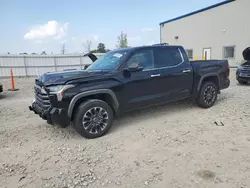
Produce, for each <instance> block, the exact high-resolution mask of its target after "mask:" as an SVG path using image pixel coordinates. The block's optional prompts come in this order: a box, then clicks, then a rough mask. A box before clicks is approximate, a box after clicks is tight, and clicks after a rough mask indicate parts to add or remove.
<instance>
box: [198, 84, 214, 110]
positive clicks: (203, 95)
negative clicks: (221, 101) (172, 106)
mask: <svg viewBox="0 0 250 188" xmlns="http://www.w3.org/2000/svg"><path fill="white" fill-rule="evenodd" d="M208 93H210V94H208ZM217 95H218V87H217V86H216V84H214V83H213V82H204V83H203V84H202V86H201V89H200V92H199V95H198V97H197V99H196V104H197V105H198V106H199V107H201V108H210V107H212V106H213V105H214V103H215V102H216V100H217Z"/></svg>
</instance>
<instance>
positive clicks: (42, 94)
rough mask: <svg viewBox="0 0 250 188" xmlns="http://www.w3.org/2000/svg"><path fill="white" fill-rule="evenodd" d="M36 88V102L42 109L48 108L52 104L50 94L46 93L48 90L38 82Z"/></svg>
mask: <svg viewBox="0 0 250 188" xmlns="http://www.w3.org/2000/svg"><path fill="white" fill-rule="evenodd" d="M34 90H35V99H36V103H37V105H38V106H39V108H41V109H42V110H48V109H49V107H50V105H51V104H50V100H49V96H48V94H47V93H46V91H45V90H44V89H42V87H41V86H39V85H37V84H36V85H35V87H34Z"/></svg>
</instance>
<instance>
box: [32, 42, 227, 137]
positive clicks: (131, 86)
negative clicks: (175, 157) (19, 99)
mask: <svg viewBox="0 0 250 188" xmlns="http://www.w3.org/2000/svg"><path fill="white" fill-rule="evenodd" d="M88 56H89V57H90V58H91V59H92V60H93V61H94V63H92V64H91V65H90V66H89V67H88V68H87V69H86V70H74V71H63V72H54V73H45V74H44V75H42V76H41V77H38V78H37V79H36V80H35V87H34V88H35V100H34V101H33V103H32V105H31V106H29V109H30V110H32V111H34V112H35V113H36V114H39V115H40V117H42V118H43V119H45V120H47V122H48V123H49V124H59V125H61V126H62V127H66V126H68V125H69V124H70V123H71V122H73V125H74V127H75V129H76V130H77V131H78V132H79V133H80V134H81V135H82V136H84V137H86V138H97V137H100V136H103V135H104V134H106V133H107V132H108V131H109V129H110V128H111V125H112V123H113V119H114V117H116V116H119V115H120V114H121V113H123V112H127V111H131V110H136V109H141V108H144V107H148V106H151V105H159V104H164V103H168V102H171V101H177V100H182V99H186V98H191V99H194V100H195V101H196V103H197V105H198V106H200V107H202V108H209V107H211V106H213V105H214V103H215V102H216V99H217V94H219V93H220V91H221V90H222V89H225V88H228V87H229V85H230V80H229V73H230V68H229V65H228V61H227V60H208V61H194V62H190V61H189V60H188V57H187V55H186V52H185V50H184V48H183V47H182V46H166V45H155V46H154V45H153V46H143V47H133V48H126V49H118V50H114V51H110V52H108V53H106V54H105V55H103V56H102V57H100V58H98V59H97V58H96V57H95V56H94V55H93V54H88Z"/></svg>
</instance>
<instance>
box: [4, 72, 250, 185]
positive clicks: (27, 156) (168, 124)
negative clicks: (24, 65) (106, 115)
mask: <svg viewBox="0 0 250 188" xmlns="http://www.w3.org/2000/svg"><path fill="white" fill-rule="evenodd" d="M231 75H232V76H231V82H232V83H231V86H230V88H228V89H226V90H223V91H222V93H221V94H220V95H219V98H218V102H217V103H216V105H215V106H214V107H212V108H210V109H207V110H204V109H201V108H198V107H196V106H194V105H193V104H192V103H191V102H188V101H185V102H183V101H182V102H178V103H174V104H169V105H166V106H161V107H157V108H151V109H147V110H143V111H140V112H133V113H129V114H126V115H124V116H123V117H121V118H120V119H117V120H116V121H115V123H114V126H113V128H112V129H111V131H110V132H109V134H107V135H106V136H104V137H101V138H99V139H94V140H87V139H84V138H83V137H81V136H80V135H79V134H77V133H76V131H75V130H74V129H73V128H72V127H68V128H65V129H62V128H60V127H58V126H51V125H47V124H46V122H45V121H43V120H42V119H40V118H39V117H38V116H36V115H34V114H33V113H32V112H31V111H29V110H28V105H29V104H30V103H31V101H32V99H33V82H34V78H19V79H16V87H17V88H19V89H20V90H19V91H16V92H10V91H6V89H7V88H9V87H10V81H9V79H1V80H0V82H2V83H3V84H4V88H5V91H4V93H2V94H0V150H1V154H0V187H9V188H15V187H20V188H22V187H25V188H26V187H27V188H36V187H44V188H45V187H48V188H51V187H56V188H57V187H58V188H73V187H75V188H80V187H89V188H97V187H105V188H109V187H110V188H115V187H124V188H134V187H137V188H139V187H156V188H163V187H174V188H177V187H180V188H187V187H194V188H195V187H197V188H203V187H204V188H205V187H206V188H210V187H211V188H217V187H218V188H247V187H250V124H249V122H250V114H249V112H250V111H249V109H250V98H249V94H250V86H240V85H238V84H237V83H236V81H235V77H234V75H235V72H234V71H233V70H232V71H231ZM216 124H217V125H216Z"/></svg>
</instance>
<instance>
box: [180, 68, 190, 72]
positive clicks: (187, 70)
mask: <svg viewBox="0 0 250 188" xmlns="http://www.w3.org/2000/svg"><path fill="white" fill-rule="evenodd" d="M182 72H191V70H190V69H185V70H183V71H182Z"/></svg>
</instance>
